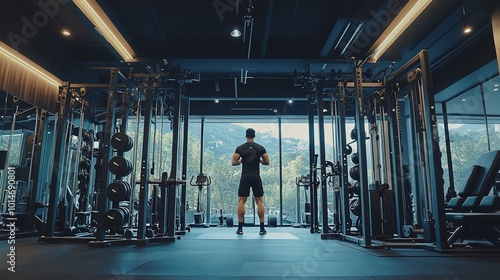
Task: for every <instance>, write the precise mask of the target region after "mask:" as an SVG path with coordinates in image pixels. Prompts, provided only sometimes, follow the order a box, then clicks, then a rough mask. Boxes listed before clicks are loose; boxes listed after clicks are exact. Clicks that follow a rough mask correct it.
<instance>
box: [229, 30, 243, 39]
mask: <svg viewBox="0 0 500 280" xmlns="http://www.w3.org/2000/svg"><path fill="white" fill-rule="evenodd" d="M230 34H231V37H234V38H238V37H240V36H241V31H240V30H239V29H238V28H235V29H233V31H231V33H230Z"/></svg>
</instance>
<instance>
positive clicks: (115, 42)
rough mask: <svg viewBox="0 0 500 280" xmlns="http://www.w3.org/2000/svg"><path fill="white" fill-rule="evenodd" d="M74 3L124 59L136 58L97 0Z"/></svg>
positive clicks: (75, 1) (77, 0)
mask: <svg viewBox="0 0 500 280" xmlns="http://www.w3.org/2000/svg"><path fill="white" fill-rule="evenodd" d="M73 3H75V5H76V6H77V7H78V8H79V9H80V10H81V11H82V13H83V14H84V15H85V16H86V17H87V18H88V19H89V20H90V22H92V24H94V26H95V27H96V29H97V30H98V31H99V33H101V35H102V36H103V37H104V39H106V41H108V43H109V44H110V45H111V46H112V47H113V48H114V49H115V51H116V52H117V53H118V54H119V55H120V56H121V57H122V58H123V60H124V61H133V60H134V59H135V57H136V54H135V52H134V50H132V47H131V46H130V45H129V44H128V42H127V40H125V38H124V37H123V36H122V34H121V33H120V32H119V31H118V29H117V28H116V26H115V25H114V24H113V22H112V21H111V20H110V19H109V17H108V16H107V15H106V13H105V12H104V11H103V10H102V8H101V7H100V6H99V4H97V2H96V1H95V0H73Z"/></svg>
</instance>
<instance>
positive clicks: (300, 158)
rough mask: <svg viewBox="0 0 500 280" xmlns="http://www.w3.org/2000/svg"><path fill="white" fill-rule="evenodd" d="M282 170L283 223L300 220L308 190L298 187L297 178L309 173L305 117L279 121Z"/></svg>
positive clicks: (307, 199) (307, 200) (306, 200)
mask: <svg viewBox="0 0 500 280" xmlns="http://www.w3.org/2000/svg"><path fill="white" fill-rule="evenodd" d="M281 139H282V140H281V151H282V170H283V180H282V186H283V224H284V225H290V224H295V223H301V222H302V219H303V216H302V212H303V211H304V207H305V206H304V205H305V203H306V202H309V201H310V200H309V193H306V190H305V189H304V188H303V187H300V186H297V183H296V178H297V177H300V176H302V175H307V174H309V129H308V124H307V118H304V119H301V120H296V119H284V120H283V121H282V123H281Z"/></svg>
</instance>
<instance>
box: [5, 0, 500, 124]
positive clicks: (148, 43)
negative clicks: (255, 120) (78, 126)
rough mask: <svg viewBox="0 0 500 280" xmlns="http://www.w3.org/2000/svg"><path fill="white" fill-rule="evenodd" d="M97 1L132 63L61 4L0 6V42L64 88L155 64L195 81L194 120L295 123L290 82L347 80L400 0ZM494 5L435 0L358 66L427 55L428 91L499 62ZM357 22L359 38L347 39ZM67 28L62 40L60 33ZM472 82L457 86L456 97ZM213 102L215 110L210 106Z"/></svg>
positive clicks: (46, 0)
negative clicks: (237, 31)
mask: <svg viewBox="0 0 500 280" xmlns="http://www.w3.org/2000/svg"><path fill="white" fill-rule="evenodd" d="M97 2H98V3H99V5H100V6H101V7H102V9H103V10H104V11H105V12H106V14H107V15H108V16H109V18H110V19H111V20H112V21H113V23H114V24H115V26H116V27H117V28H118V30H119V31H120V32H121V33H122V35H123V36H124V37H125V38H126V39H127V41H128V42H129V44H130V45H131V46H132V48H133V49H134V51H135V52H136V54H137V57H138V62H134V63H124V62H122V61H121V58H120V57H119V55H118V54H117V53H116V52H115V51H114V50H113V49H112V47H111V46H109V44H108V43H107V42H106V41H105V40H104V38H103V37H102V36H101V35H100V34H99V33H98V32H97V31H96V29H95V28H94V27H93V25H92V24H91V23H90V22H89V21H88V20H87V18H86V17H85V16H84V15H83V14H82V13H81V12H80V11H79V10H78V8H77V7H76V6H75V5H74V4H73V3H72V1H69V0H4V1H2V4H3V8H2V9H1V11H0V33H1V38H0V39H1V40H2V41H4V42H6V43H7V44H9V45H10V46H12V47H14V48H15V49H17V50H19V51H20V52H21V53H22V54H24V55H26V56H27V57H29V58H31V59H32V60H34V61H35V62H37V63H38V64H40V65H41V66H42V67H44V68H46V69H48V70H49V71H51V72H52V73H54V74H55V75H56V76H58V77H60V78H61V79H62V80H65V81H70V82H71V83H76V84H86V83H87V84H90V83H107V82H108V79H109V68H110V67H118V68H120V70H121V71H122V72H123V73H129V72H130V71H132V72H137V73H138V72H141V71H144V69H145V68H146V67H147V66H148V65H150V66H153V67H155V68H156V67H160V66H161V67H167V68H170V69H178V70H179V71H184V70H188V71H191V72H192V73H199V77H200V79H199V81H195V82H193V83H189V84H186V85H185V89H186V92H185V94H186V95H187V96H190V97H191V100H192V103H191V110H192V113H193V114H195V115H231V114H253V115H266V114H271V115H272V114H277V113H279V114H287V115H293V114H302V113H304V112H305V109H306V108H305V106H304V105H303V104H300V102H298V103H297V102H296V103H294V104H293V105H289V104H288V103H287V102H286V101H287V100H288V99H289V98H292V99H294V100H296V101H300V100H304V99H305V97H306V95H307V92H306V91H305V90H304V89H303V88H302V87H300V86H297V84H296V83H294V77H296V76H300V75H304V74H312V75H316V76H319V75H321V74H328V75H330V72H331V71H332V70H334V71H336V72H338V71H339V70H342V72H343V73H344V75H345V78H346V79H348V80H349V79H351V78H352V77H351V76H350V74H349V73H351V72H352V71H353V67H352V62H351V61H350V58H351V57H354V58H355V59H356V60H363V59H364V58H366V57H367V55H368V50H369V49H370V47H371V46H372V44H373V43H374V42H375V41H376V39H377V38H378V36H379V35H380V34H381V33H382V32H383V29H384V28H385V27H386V26H387V24H388V23H389V22H390V20H392V19H393V18H394V17H395V14H393V13H392V12H393V11H394V10H400V9H401V8H402V7H403V6H404V5H405V4H406V2H407V1H397V0H350V1H333V0H307V1H306V0H268V1H264V0H253V1H251V2H249V1H248V0H210V1H202V0H171V1H161V0H142V1H138V0H136V1H132V0H98V1H97ZM249 3H251V4H252V7H251V8H250V13H249V12H248V11H249ZM497 7H498V1H491V0H465V1H464V0H434V1H433V2H432V3H431V5H430V6H429V7H428V8H427V9H426V11H425V12H424V13H423V14H422V15H421V16H420V17H419V18H418V19H417V20H416V21H415V22H414V24H413V25H412V26H410V27H409V28H408V29H407V30H406V31H405V32H404V33H403V35H402V36H401V37H400V38H399V39H398V40H397V41H396V42H395V43H394V44H393V45H392V46H391V48H390V49H389V50H388V51H387V52H386V54H385V55H384V56H382V58H381V59H380V60H379V62H378V63H377V64H370V63H367V64H365V65H364V67H363V70H364V71H365V72H366V71H368V69H369V70H370V71H371V72H373V73H379V71H381V70H382V69H384V68H385V67H386V66H388V65H390V64H391V63H392V62H394V63H395V64H394V66H393V67H394V68H399V67H400V66H401V65H402V64H403V63H404V62H405V61H407V60H409V59H410V58H411V57H412V56H414V55H415V54H417V53H418V52H419V51H420V50H422V49H428V50H429V54H430V57H431V65H432V71H433V77H434V85H435V90H436V92H440V91H441V90H443V89H446V88H447V87H448V86H450V85H452V84H454V83H456V82H457V81H460V80H461V79H462V78H464V77H465V76H467V75H468V74H469V73H472V72H473V71H475V70H477V69H479V68H480V67H482V66H483V65H486V64H487V63H490V62H491V61H492V60H495V59H496V56H495V46H494V42H493V35H492V28H491V13H492V12H493V11H494V10H495V9H496V8H497ZM463 8H465V11H466V13H467V16H468V19H469V21H470V22H471V24H472V25H473V27H474V32H473V33H472V34H469V35H464V34H463V33H462V27H463V22H462V19H463ZM246 15H251V18H252V19H253V28H252V29H251V30H250V26H248V28H247V33H246V36H242V37H240V38H233V37H231V36H230V35H229V33H230V30H231V29H232V28H233V27H234V26H235V25H240V26H241V25H243V20H242V18H243V17H245V16H246ZM34 23H36V25H35V24H34ZM360 24H363V25H361V28H363V29H360V30H361V32H360V33H359V34H360V35H359V36H357V37H354V38H351V37H353V36H352V35H353V33H355V30H356V29H357V28H358V27H359V26H360ZM63 28H65V29H68V30H70V31H71V36H70V37H64V36H62V35H61V30H62V29H63ZM250 31H251V32H250ZM243 37H244V38H245V40H243ZM244 41H245V42H244ZM479 49H480V50H481V51H478V50H479ZM164 60H165V61H167V62H168V65H167V66H164V65H163V61H164ZM130 69H132V70H130ZM488 75H491V73H488ZM380 78H381V76H377V75H376V76H374V77H371V78H369V76H367V77H366V78H365V79H366V80H367V81H374V80H377V79H380ZM470 86H471V85H469V84H463V88H464V89H465V88H468V87H470ZM457 94H458V93H457ZM215 98H219V99H220V100H221V102H220V103H218V104H216V103H214V102H213V100H214V99H215ZM273 109H277V110H273Z"/></svg>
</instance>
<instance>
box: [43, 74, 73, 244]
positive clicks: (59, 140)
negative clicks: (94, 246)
mask: <svg viewBox="0 0 500 280" xmlns="http://www.w3.org/2000/svg"><path fill="white" fill-rule="evenodd" d="M58 103H59V111H58V113H57V128H56V149H55V152H54V166H53V169H52V176H51V182H50V187H49V188H50V194H49V209H48V213H47V230H46V233H47V234H46V235H47V236H48V237H52V236H54V234H55V228H56V219H57V205H58V201H59V193H60V190H61V183H62V182H60V181H59V180H58V179H59V175H60V174H59V172H60V168H61V163H62V162H63V158H64V150H65V145H64V141H65V137H64V136H65V135H66V130H67V129H66V122H67V121H68V117H69V110H68V109H69V107H70V103H71V93H70V90H69V83H64V84H63V85H62V86H61V87H60V88H59V100H58Z"/></svg>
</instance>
